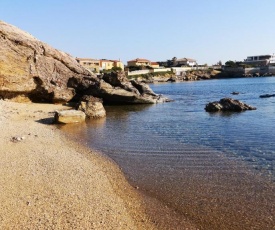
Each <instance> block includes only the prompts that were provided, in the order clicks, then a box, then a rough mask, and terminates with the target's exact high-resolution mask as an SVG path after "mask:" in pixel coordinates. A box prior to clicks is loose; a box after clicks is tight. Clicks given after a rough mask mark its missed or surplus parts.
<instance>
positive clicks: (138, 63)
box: [127, 58, 151, 67]
mask: <svg viewBox="0 0 275 230" xmlns="http://www.w3.org/2000/svg"><path fill="white" fill-rule="evenodd" d="M127 65H128V67H129V66H151V61H149V60H147V59H142V58H136V59H134V60H130V61H127Z"/></svg>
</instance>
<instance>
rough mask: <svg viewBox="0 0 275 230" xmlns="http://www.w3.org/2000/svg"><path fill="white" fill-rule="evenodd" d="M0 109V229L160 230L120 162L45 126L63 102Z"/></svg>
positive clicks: (9, 105)
mask: <svg viewBox="0 0 275 230" xmlns="http://www.w3.org/2000/svg"><path fill="white" fill-rule="evenodd" d="M0 108H1V112H0V124H1V126H2V130H3V131H2V132H1V138H0V144H1V146H2V147H1V149H2V151H1V152H0V154H1V159H2V160H1V163H0V166H1V167H0V172H1V175H2V177H1V179H0V182H1V185H2V186H1V189H0V192H1V193H0V194H1V195H0V202H1V206H2V208H1V210H0V228H1V229H2V228H3V229H7V228H10V229H25V228H54V229H64V228H65V229H66V228H67V229H70V228H71V229H79V228H86V229H156V225H155V224H154V223H153V222H152V220H150V219H149V218H148V216H147V215H146V211H145V209H144V204H143V203H142V199H141V197H140V195H139V194H138V193H137V192H136V191H135V189H134V188H133V187H131V186H130V185H129V184H128V182H127V181H126V179H125V177H124V175H123V173H122V172H121V171H120V169H119V168H118V166H116V165H115V164H114V163H112V162H111V161H110V160H108V159H107V158H106V157H105V156H102V155H100V154H99V153H96V152H93V151H91V150H90V149H88V148H86V147H84V146H80V145H79V144H77V143H75V142H73V141H72V140H69V139H68V138H66V137H65V135H63V134H62V133H61V131H59V130H58V129H57V128H56V127H55V126H47V125H45V123H47V122H48V121H47V119H48V118H49V117H50V116H51V115H50V114H49V113H50V112H53V111H54V110H56V109H60V108H64V106H61V105H48V104H20V103H14V102H6V101H0ZM18 138H19V139H20V140H19V141H17V140H18Z"/></svg>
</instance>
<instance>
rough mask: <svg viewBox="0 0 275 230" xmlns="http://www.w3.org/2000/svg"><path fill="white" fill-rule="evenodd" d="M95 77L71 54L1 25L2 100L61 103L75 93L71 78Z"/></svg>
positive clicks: (0, 23) (18, 30) (20, 31)
mask: <svg viewBox="0 0 275 230" xmlns="http://www.w3.org/2000/svg"><path fill="white" fill-rule="evenodd" d="M71 77H76V78H82V77H90V78H94V77H95V76H94V75H93V74H92V73H90V72H89V71H88V70H86V69H85V68H83V67H82V66H81V65H80V64H79V63H77V61H76V60H75V59H74V58H73V57H71V56H70V55H69V54H66V53H64V52H61V51H58V50H56V49H54V48H52V47H50V46H49V45H47V44H46V43H43V42H41V41H39V40H37V39H36V38H34V37H33V36H32V35H30V34H29V33H26V32H24V31H22V30H20V29H18V28H16V27H15V26H12V25H9V24H7V23H5V22H3V21H0V97H2V98H8V99H14V100H15V101H22V100H31V101H37V102H43V101H45V102H53V103H62V102H67V101H69V100H71V99H72V98H73V97H74V95H75V91H74V89H73V88H69V87H67V83H68V80H69V78H71Z"/></svg>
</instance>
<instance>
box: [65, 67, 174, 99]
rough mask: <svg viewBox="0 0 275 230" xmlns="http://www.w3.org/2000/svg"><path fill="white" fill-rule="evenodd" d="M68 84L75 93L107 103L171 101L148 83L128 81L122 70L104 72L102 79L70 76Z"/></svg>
mask: <svg viewBox="0 0 275 230" xmlns="http://www.w3.org/2000/svg"><path fill="white" fill-rule="evenodd" d="M68 86H70V87H73V88H75V90H76V93H77V95H92V96H94V97H98V98H102V99H103V102H104V103H109V104H154V103H162V102H168V101H171V100H169V99H168V98H166V97H163V96H162V95H157V94H155V93H154V92H153V91H152V90H151V89H150V87H149V86H148V85H146V84H145V83H141V82H137V81H129V80H128V79H127V77H126V75H125V73H124V72H121V73H114V72H112V73H106V74H104V75H103V77H102V79H99V80H98V81H96V82H95V81H94V80H93V79H90V78H85V77H84V78H82V79H79V78H72V79H70V81H69V83H68Z"/></svg>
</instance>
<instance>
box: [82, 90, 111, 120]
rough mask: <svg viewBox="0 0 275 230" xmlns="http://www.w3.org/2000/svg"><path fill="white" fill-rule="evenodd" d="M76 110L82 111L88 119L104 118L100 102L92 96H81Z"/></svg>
mask: <svg viewBox="0 0 275 230" xmlns="http://www.w3.org/2000/svg"><path fill="white" fill-rule="evenodd" d="M77 109H78V110H80V111H83V112H84V113H85V114H86V116H87V117H88V118H92V119H93V118H102V117H106V110H105V109H104V107H103V104H102V100H101V99H99V98H96V97H93V96H88V95H85V96H83V97H82V98H81V100H80V102H79V104H78V106H77Z"/></svg>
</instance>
